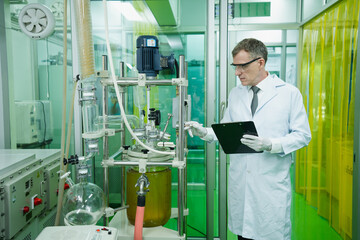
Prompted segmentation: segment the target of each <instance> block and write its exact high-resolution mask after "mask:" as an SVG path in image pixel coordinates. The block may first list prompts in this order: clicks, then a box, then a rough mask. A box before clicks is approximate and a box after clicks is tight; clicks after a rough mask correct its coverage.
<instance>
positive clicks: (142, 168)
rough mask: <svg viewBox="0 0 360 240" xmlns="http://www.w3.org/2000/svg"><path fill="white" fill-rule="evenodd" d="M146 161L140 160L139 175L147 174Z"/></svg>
mask: <svg viewBox="0 0 360 240" xmlns="http://www.w3.org/2000/svg"><path fill="white" fill-rule="evenodd" d="M146 162H147V160H146V159H140V160H139V173H146Z"/></svg>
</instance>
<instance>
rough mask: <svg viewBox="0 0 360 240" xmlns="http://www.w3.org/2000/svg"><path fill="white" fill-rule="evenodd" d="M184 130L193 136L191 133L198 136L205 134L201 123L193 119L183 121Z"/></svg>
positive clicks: (201, 136)
mask: <svg viewBox="0 0 360 240" xmlns="http://www.w3.org/2000/svg"><path fill="white" fill-rule="evenodd" d="M184 129H185V130H188V132H189V135H190V136H191V137H193V134H194V135H195V136H198V137H200V138H203V137H205V136H206V134H207V130H206V128H204V127H203V126H202V124H200V123H198V122H195V121H189V122H185V128H184Z"/></svg>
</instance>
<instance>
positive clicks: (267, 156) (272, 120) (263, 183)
mask: <svg viewBox="0 0 360 240" xmlns="http://www.w3.org/2000/svg"><path fill="white" fill-rule="evenodd" d="M232 56H233V63H232V65H233V66H234V67H235V69H236V70H235V74H236V76H238V78H239V80H240V82H241V85H239V86H237V87H235V88H233V89H232V90H231V92H230V95H229V99H228V107H227V109H226V111H225V114H224V117H223V119H222V120H221V122H239V121H254V123H255V126H256V129H257V132H258V135H259V137H257V136H251V135H244V136H243V138H242V139H241V142H242V143H244V144H245V145H247V146H249V147H250V148H252V149H254V150H256V151H263V152H261V153H249V154H231V155H230V167H229V175H228V177H229V179H228V184H229V185H228V207H229V209H228V222H229V229H230V231H232V232H233V233H234V234H236V235H238V239H254V240H290V239H291V222H290V207H291V182H290V172H289V169H290V165H291V154H290V153H291V152H293V151H296V150H298V149H300V148H302V147H304V146H306V145H308V143H309V142H310V139H311V132H310V127H309V122H308V119H307V115H306V112H305V109H304V105H303V100H302V96H301V93H300V92H299V90H298V89H297V88H296V87H294V86H292V85H290V84H288V83H285V82H284V81H282V80H281V79H279V78H278V77H277V76H276V75H270V74H269V72H267V71H266V70H265V64H266V61H267V49H266V46H265V45H264V44H263V43H262V42H261V41H258V40H256V39H253V38H249V39H244V40H242V41H241V42H239V43H238V44H237V45H236V46H235V48H234V49H233V51H232ZM253 86H256V88H257V89H254V90H253V88H252V87H253ZM255 92H256V93H255ZM255 95H256V96H255ZM187 125H188V126H189V127H190V128H191V130H192V132H193V134H194V135H197V136H199V137H201V138H202V139H203V140H205V141H209V142H211V141H213V140H216V136H215V134H214V132H213V130H212V129H211V128H204V127H202V125H201V124H199V123H197V122H189V123H187Z"/></svg>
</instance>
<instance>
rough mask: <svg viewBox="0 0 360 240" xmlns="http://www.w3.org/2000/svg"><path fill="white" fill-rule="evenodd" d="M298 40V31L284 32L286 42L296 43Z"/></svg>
mask: <svg viewBox="0 0 360 240" xmlns="http://www.w3.org/2000/svg"><path fill="white" fill-rule="evenodd" d="M298 39H299V30H287V31H286V42H287V43H297V42H298Z"/></svg>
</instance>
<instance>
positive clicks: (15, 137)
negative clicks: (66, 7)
mask: <svg viewBox="0 0 360 240" xmlns="http://www.w3.org/2000/svg"><path fill="white" fill-rule="evenodd" d="M40 2H41V4H43V5H45V6H46V7H48V8H50V9H51V10H52V12H53V14H54V18H55V24H56V27H55V31H54V33H53V34H52V35H50V36H49V37H47V38H43V39H37V40H36V39H32V38H30V37H28V36H27V35H25V34H24V33H23V32H22V31H21V30H20V29H18V27H19V25H18V17H19V13H20V12H21V10H22V9H23V7H25V6H27V4H28V3H40ZM26 3H27V4H25V3H20V4H19V2H17V1H10V4H9V5H8V7H9V9H10V12H9V15H8V16H5V17H6V18H7V19H6V22H7V23H11V26H8V28H7V32H6V34H7V51H8V61H9V63H10V64H8V66H9V69H8V72H9V79H12V81H10V82H11V83H10V86H9V88H10V89H9V90H10V92H12V94H10V96H13V99H11V100H10V101H11V109H10V111H11V112H12V114H11V116H13V117H14V119H12V120H11V124H12V126H11V129H12V131H11V134H12V142H13V143H14V145H13V146H12V147H18V148H60V147H61V130H62V129H61V125H62V122H61V121H62V104H61V103H62V98H63V90H62V89H63V77H62V75H63V64H64V63H63V40H62V39H63V37H62V36H63V33H62V28H63V26H62V24H63V20H62V17H63V5H62V3H60V2H56V3H54V2H53V1H26ZM2 4H3V3H2ZM6 8H7V5H6V3H5V9H6ZM68 26H69V28H70V16H69V18H68ZM68 39H69V42H68V49H69V50H68V61H67V66H68V68H67V71H68V75H67V79H68V81H67V89H66V91H67V92H68V93H71V92H72V88H73V81H72V80H71V79H72V65H71V60H70V59H71V35H68ZM20 69H21V71H20ZM66 102H67V106H70V105H71V102H72V100H71V94H70V95H69V94H68V95H67V99H66ZM68 108H69V107H68ZM66 120H68V117H66ZM72 144H73V141H72ZM70 153H73V146H72V145H71V147H70Z"/></svg>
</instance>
